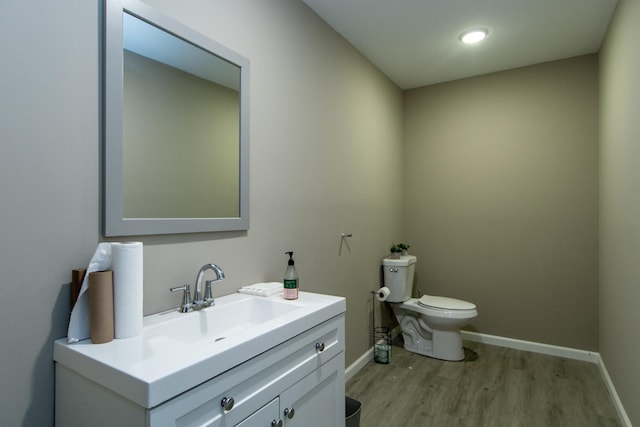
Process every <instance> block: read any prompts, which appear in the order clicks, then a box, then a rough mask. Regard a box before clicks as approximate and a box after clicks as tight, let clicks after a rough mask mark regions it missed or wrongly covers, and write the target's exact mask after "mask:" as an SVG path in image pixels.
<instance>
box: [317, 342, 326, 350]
mask: <svg viewBox="0 0 640 427" xmlns="http://www.w3.org/2000/svg"><path fill="white" fill-rule="evenodd" d="M316 351H317V352H318V353H322V352H323V351H324V343H322V344H320V343H319V342H317V343H316Z"/></svg>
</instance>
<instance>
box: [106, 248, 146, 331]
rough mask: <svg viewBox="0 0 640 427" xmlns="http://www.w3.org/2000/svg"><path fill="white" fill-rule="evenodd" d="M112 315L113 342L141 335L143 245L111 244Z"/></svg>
mask: <svg viewBox="0 0 640 427" xmlns="http://www.w3.org/2000/svg"><path fill="white" fill-rule="evenodd" d="M111 258H112V269H113V311H114V316H113V317H114V331H115V337H116V338H131V337H135V336H137V335H140V334H141V333H142V243H141V242H128V243H112V244H111Z"/></svg>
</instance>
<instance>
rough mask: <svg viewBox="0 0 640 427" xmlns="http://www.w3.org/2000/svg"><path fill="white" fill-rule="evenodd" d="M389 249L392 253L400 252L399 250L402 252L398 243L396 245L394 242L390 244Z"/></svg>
mask: <svg viewBox="0 0 640 427" xmlns="http://www.w3.org/2000/svg"><path fill="white" fill-rule="evenodd" d="M389 251H391V253H392V254H395V253H400V252H402V248H401V247H400V245H396V244H395V243H394V244H392V245H391V249H389Z"/></svg>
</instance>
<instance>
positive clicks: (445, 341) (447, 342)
mask: <svg viewBox="0 0 640 427" xmlns="http://www.w3.org/2000/svg"><path fill="white" fill-rule="evenodd" d="M421 335H424V334H421ZM431 335H432V337H431V339H426V337H422V339H418V340H416V339H415V335H412V334H409V333H407V334H405V332H404V331H403V332H402V337H403V338H404V349H405V350H407V351H410V352H412V353H417V354H421V355H423V356H428V357H433V358H434V359H440V360H448V361H451V362H457V361H460V360H464V348H463V346H462V336H461V335H460V332H456V331H437V330H432V333H431Z"/></svg>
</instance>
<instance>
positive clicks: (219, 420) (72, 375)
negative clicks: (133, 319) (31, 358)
mask: <svg viewBox="0 0 640 427" xmlns="http://www.w3.org/2000/svg"><path fill="white" fill-rule="evenodd" d="M344 414H345V409H344V313H342V314H339V315H337V316H334V317H332V318H330V319H329V320H326V321H324V322H322V323H320V324H318V325H316V326H314V327H312V328H311V329H309V330H306V331H305V332H303V333H300V334H298V335H296V336H294V337H292V338H290V339H288V340H286V341H284V342H282V343H280V344H277V345H275V346H274V347H272V348H270V349H269V350H267V351H264V352H262V353H260V354H259V355H257V356H255V357H252V358H250V359H249V360H246V361H243V362H242V363H239V364H238V365H237V366H235V367H233V368H232V369H229V370H227V371H225V372H223V373H221V374H218V375H215V376H213V377H208V376H207V372H202V383H201V384H199V385H197V386H196V387H193V388H191V389H190V390H187V391H185V392H182V393H179V394H177V395H175V396H174V397H172V398H170V399H168V400H166V401H164V402H162V403H160V404H158V405H157V406H154V407H150V408H147V407H144V406H141V405H140V404H139V403H136V402H132V401H131V400H129V399H127V398H126V397H123V396H122V395H120V394H118V393H117V392H115V391H113V390H110V389H109V388H106V387H103V386H102V385H100V384H97V383H96V382H95V381H92V380H91V379H88V378H86V377H85V376H83V375H81V374H79V373H78V372H75V371H74V370H73V369H72V368H70V367H68V366H64V365H62V364H60V363H56V425H57V426H58V427H66V426H73V427H78V426H84V425H86V426H92V427H95V426H115V425H118V426H141V427H142V426H144V427H168V426H174V427H178V426H180V427H186V426H210V427H214V426H223V427H229V426H242V427H255V426H259V427H272V426H275V427H278V426H305V427H313V426H318V427H327V426H343V425H344ZM280 423H281V424H280Z"/></svg>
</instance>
